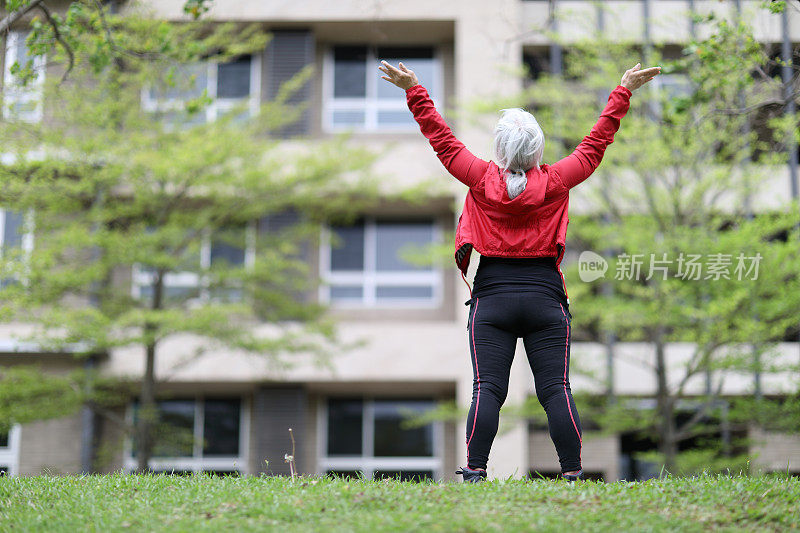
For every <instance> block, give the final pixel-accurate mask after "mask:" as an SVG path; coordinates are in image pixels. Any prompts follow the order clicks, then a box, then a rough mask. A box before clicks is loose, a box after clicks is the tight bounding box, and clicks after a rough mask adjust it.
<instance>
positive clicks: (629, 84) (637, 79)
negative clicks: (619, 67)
mask: <svg viewBox="0 0 800 533" xmlns="http://www.w3.org/2000/svg"><path fill="white" fill-rule="evenodd" d="M641 67H642V64H641V63H636V65H635V66H634V67H633V68H631V69H628V70H626V71H625V74H623V75H622V81H621V82H619V84H620V85H622V86H623V87H625V88H626V89H628V90H629V91H630V92H633V91H635V90H636V89H638V88H639V87H641V86H642V85H644V84H645V83H647V82H648V81H650V80H652V79H653V78H655V77H656V76H658V75H659V74H661V67H650V68H646V69H644V70H639V69H640V68H641Z"/></svg>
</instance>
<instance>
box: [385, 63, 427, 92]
mask: <svg viewBox="0 0 800 533" xmlns="http://www.w3.org/2000/svg"><path fill="white" fill-rule="evenodd" d="M399 66H400V68H397V67H393V66H392V65H390V64H389V63H387V62H386V61H381V66H380V67H378V69H379V70H380V71H381V72H383V73H384V74H386V76H381V78H383V79H384V80H386V81H388V82H390V83H393V84H395V85H397V86H398V87H400V88H401V89H403V90H406V89H409V88H411V87H413V86H414V85H419V80H418V79H417V75H416V74H414V71H413V70H410V69H408V68H406V66H405V65H403V63H400V65H399Z"/></svg>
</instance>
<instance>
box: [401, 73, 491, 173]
mask: <svg viewBox="0 0 800 533" xmlns="http://www.w3.org/2000/svg"><path fill="white" fill-rule="evenodd" d="M406 100H407V102H408V108H409V109H410V110H411V112H412V113H413V114H414V120H416V121H417V123H418V124H419V127H420V130H421V131H422V134H423V135H424V136H425V137H427V139H428V141H429V142H430V143H431V146H432V147H433V149H434V150H435V151H436V155H437V156H438V157H439V161H441V162H442V164H443V165H444V168H446V169H447V171H448V172H449V173H450V174H452V176H453V177H454V178H456V179H457V180H459V181H460V182H462V183H464V184H465V185H467V186H468V187H474V186H475V185H477V184H478V183H479V182H480V180H481V178H482V177H483V175H484V174H485V173H486V170H487V168H488V167H489V163H488V161H484V160H482V159H479V158H477V157H475V156H474V155H472V153H471V152H470V151H469V150H467V148H466V146H464V145H463V144H462V143H461V141H459V140H458V139H456V138H455V136H454V135H453V132H452V131H450V128H449V127H448V126H447V123H446V122H445V121H444V119H443V118H442V116H441V115H440V114H439V112H438V111H436V107H435V106H434V105H433V100H431V97H430V96H429V95H428V91H426V90H425V87H423V86H422V85H415V86H413V87H411V88H409V89H407V90H406Z"/></svg>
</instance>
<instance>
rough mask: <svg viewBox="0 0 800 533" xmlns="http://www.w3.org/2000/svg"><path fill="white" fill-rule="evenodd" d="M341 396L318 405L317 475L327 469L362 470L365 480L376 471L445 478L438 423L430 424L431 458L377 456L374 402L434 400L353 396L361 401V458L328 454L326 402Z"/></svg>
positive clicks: (443, 439) (434, 401)
mask: <svg viewBox="0 0 800 533" xmlns="http://www.w3.org/2000/svg"><path fill="white" fill-rule="evenodd" d="M340 398H344V397H340V396H325V397H321V398H319V400H318V404H317V413H318V415H317V469H316V473H317V475H320V476H324V475H326V474H327V471H328V470H356V471H359V470H360V471H361V472H362V473H363V475H364V478H365V479H373V477H374V475H375V472H376V471H379V470H412V471H413V470H430V471H431V472H432V473H433V479H435V480H436V479H442V477H443V476H444V456H445V438H444V437H445V435H444V423H443V422H442V421H441V420H436V421H433V422H431V425H432V426H433V428H432V429H433V455H432V456H430V457H376V456H375V455H374V444H375V438H374V437H375V403H376V402H382V401H396V402H403V401H419V400H427V401H430V402H431V403H436V399H435V398H434V397H409V398H401V397H391V398H382V397H375V396H361V397H357V396H356V397H353V399H360V400H361V401H362V402H363V405H362V421H363V425H362V428H361V439H362V440H361V455H337V456H329V455H328V401H329V400H332V399H340Z"/></svg>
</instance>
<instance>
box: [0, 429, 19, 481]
mask: <svg viewBox="0 0 800 533" xmlns="http://www.w3.org/2000/svg"><path fill="white" fill-rule="evenodd" d="M20 432H21V428H20V426H19V424H15V425H13V426H11V430H10V431H8V432H7V433H2V432H0V476H3V475H7V476H14V475H16V474H17V472H18V470H19V439H20Z"/></svg>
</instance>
